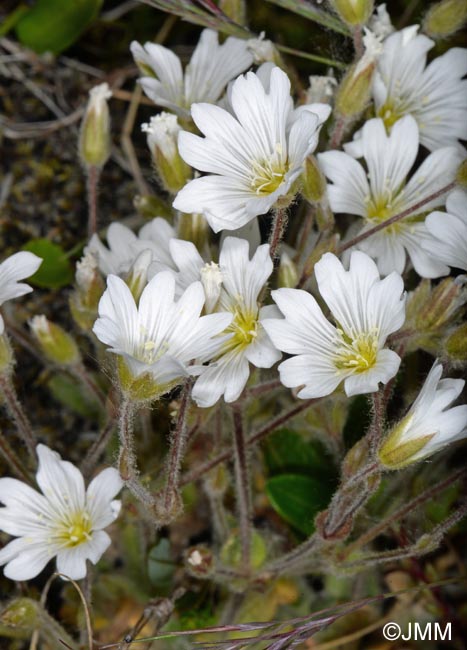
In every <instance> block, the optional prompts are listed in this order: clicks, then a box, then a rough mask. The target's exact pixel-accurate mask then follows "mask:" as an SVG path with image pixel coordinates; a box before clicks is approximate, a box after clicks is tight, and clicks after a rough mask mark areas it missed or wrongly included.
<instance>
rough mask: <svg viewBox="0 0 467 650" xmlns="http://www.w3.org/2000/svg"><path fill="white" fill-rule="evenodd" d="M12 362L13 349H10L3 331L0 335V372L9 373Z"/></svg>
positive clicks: (2, 373)
mask: <svg viewBox="0 0 467 650" xmlns="http://www.w3.org/2000/svg"><path fill="white" fill-rule="evenodd" d="M13 363H14V356H13V350H12V349H11V345H10V342H9V340H8V337H7V335H6V334H5V333H3V334H1V335H0V374H1V375H8V374H10V372H11V368H12V367H13Z"/></svg>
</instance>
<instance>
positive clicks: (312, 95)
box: [306, 69, 337, 104]
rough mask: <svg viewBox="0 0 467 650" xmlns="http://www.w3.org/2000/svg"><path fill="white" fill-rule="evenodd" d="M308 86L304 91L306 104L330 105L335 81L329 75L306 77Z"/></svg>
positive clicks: (335, 85) (334, 89) (335, 86)
mask: <svg viewBox="0 0 467 650" xmlns="http://www.w3.org/2000/svg"><path fill="white" fill-rule="evenodd" d="M308 81H309V83H310V86H309V88H308V90H307V91H306V103H307V104H315V103H321V104H330V103H331V100H332V98H333V96H334V93H335V91H336V88H337V80H336V78H335V77H334V75H333V74H332V69H331V71H330V73H329V74H328V75H327V76H326V75H310V76H309V77H308Z"/></svg>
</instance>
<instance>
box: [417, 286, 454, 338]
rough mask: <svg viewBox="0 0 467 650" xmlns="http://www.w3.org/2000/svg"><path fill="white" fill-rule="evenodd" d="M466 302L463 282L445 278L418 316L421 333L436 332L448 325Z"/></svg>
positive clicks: (433, 291) (432, 292)
mask: <svg viewBox="0 0 467 650" xmlns="http://www.w3.org/2000/svg"><path fill="white" fill-rule="evenodd" d="M464 302H465V295H464V291H463V290H462V281H459V278H456V279H453V278H445V279H444V280H442V281H441V282H440V283H439V284H438V285H436V287H435V288H434V289H433V290H432V291H431V293H430V296H429V298H428V300H427V301H426V302H425V305H424V306H423V307H421V308H420V309H419V310H418V313H417V314H416V319H415V323H416V327H417V329H418V330H419V331H422V332H423V331H425V332H426V331H436V330H438V329H440V328H441V327H442V326H443V325H446V324H447V323H448V322H449V321H450V320H451V317H452V315H453V314H454V312H455V311H457V309H458V308H459V307H460V306H461V305H462V304H463V303H464Z"/></svg>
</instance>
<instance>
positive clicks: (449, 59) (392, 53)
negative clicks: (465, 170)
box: [373, 25, 467, 151]
mask: <svg viewBox="0 0 467 650" xmlns="http://www.w3.org/2000/svg"><path fill="white" fill-rule="evenodd" d="M417 31H418V25H413V26H411V27H406V28H405V29H403V30H401V31H399V32H395V33H394V34H391V35H390V36H388V37H387V38H386V40H385V42H384V50H383V53H382V54H381V56H380V57H379V58H378V63H377V68H376V71H375V76H374V81H373V98H374V101H375V105H376V112H377V115H378V117H382V118H383V120H384V122H385V124H386V126H387V127H389V128H390V127H391V126H392V125H393V124H394V123H395V122H396V121H397V120H398V119H400V118H401V117H402V116H404V115H413V117H414V118H415V119H416V120H417V123H418V127H419V129H420V142H421V144H423V145H424V146H425V147H427V148H428V149H430V150H431V151H434V150H435V149H439V148H440V147H445V146H448V145H455V144H457V140H458V139H461V140H465V139H467V80H462V78H463V77H464V76H465V75H466V74H467V49H461V48H458V47H455V48H452V49H450V50H448V51H447V52H446V53H445V54H443V55H442V56H440V57H438V58H436V59H434V60H433V61H432V62H431V63H430V64H429V65H428V66H427V65H426V58H427V52H428V51H429V50H431V48H432V47H433V46H434V41H432V40H431V39H429V38H428V37H427V36H424V35H423V34H417Z"/></svg>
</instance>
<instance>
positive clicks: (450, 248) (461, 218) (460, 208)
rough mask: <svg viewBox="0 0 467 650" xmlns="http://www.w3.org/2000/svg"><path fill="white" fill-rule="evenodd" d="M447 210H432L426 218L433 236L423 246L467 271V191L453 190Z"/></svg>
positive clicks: (439, 258)
mask: <svg viewBox="0 0 467 650" xmlns="http://www.w3.org/2000/svg"><path fill="white" fill-rule="evenodd" d="M446 212H447V214H446V213H444V212H432V213H431V214H429V215H428V217H427V218H426V221H425V223H426V227H427V229H428V232H429V233H430V235H431V236H432V238H431V239H427V240H426V241H424V242H423V247H424V248H425V249H426V250H427V251H428V252H429V253H431V254H432V255H433V256H434V257H435V258H436V259H437V260H439V261H440V262H443V263H444V264H447V265H448V266H453V267H455V268H458V269H463V270H464V271H467V193H466V192H463V191H462V190H455V191H454V192H451V194H450V195H449V196H448V200H447V201H446ZM446 272H448V269H446Z"/></svg>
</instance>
